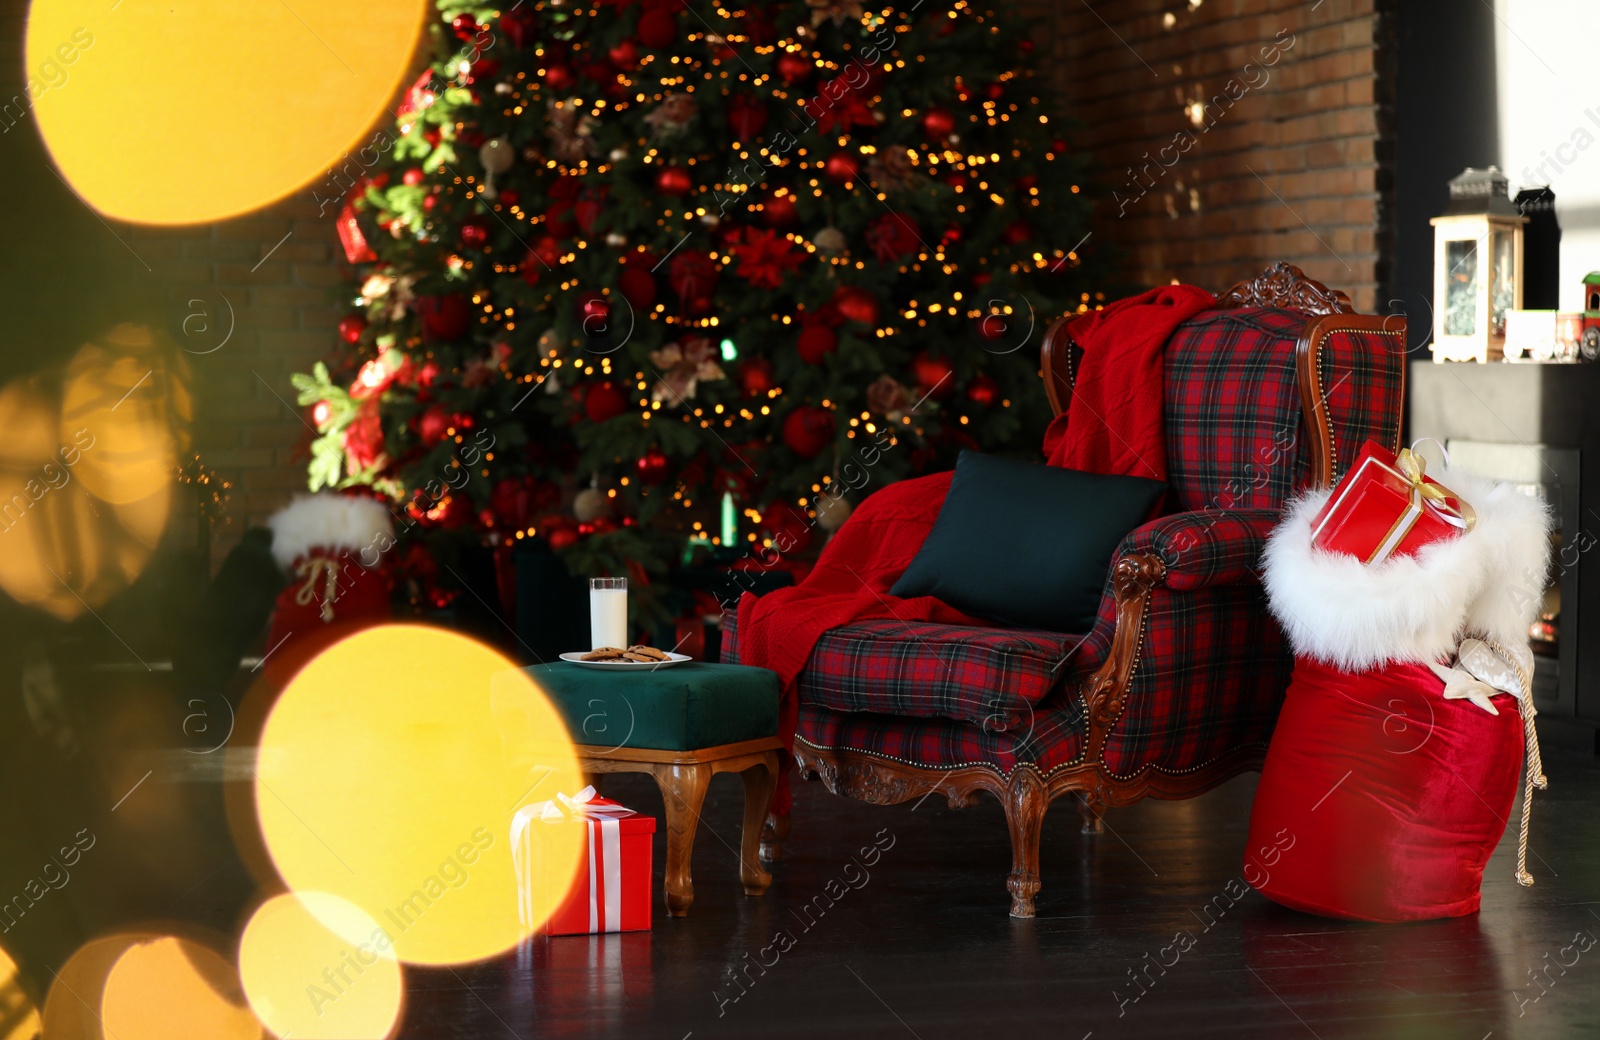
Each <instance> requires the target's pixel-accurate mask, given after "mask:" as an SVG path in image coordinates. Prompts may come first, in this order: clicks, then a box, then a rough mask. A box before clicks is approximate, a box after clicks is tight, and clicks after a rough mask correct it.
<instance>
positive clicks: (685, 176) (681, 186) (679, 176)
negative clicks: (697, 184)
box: [656, 166, 694, 195]
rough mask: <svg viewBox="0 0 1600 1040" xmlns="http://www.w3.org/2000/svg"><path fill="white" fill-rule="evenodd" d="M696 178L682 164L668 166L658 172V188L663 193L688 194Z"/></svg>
mask: <svg viewBox="0 0 1600 1040" xmlns="http://www.w3.org/2000/svg"><path fill="white" fill-rule="evenodd" d="M693 187H694V179H693V178H692V177H690V176H689V171H688V170H686V169H684V168H683V167H682V166H668V167H666V168H665V169H663V170H662V171H661V172H660V173H658V174H656V190H657V191H659V192H661V193H662V194H663V195H687V194H688V193H689V190H690V189H691V188H693Z"/></svg>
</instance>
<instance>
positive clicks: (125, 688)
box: [0, 676, 1600, 1040]
mask: <svg viewBox="0 0 1600 1040" xmlns="http://www.w3.org/2000/svg"><path fill="white" fill-rule="evenodd" d="M158 687H159V684H158V683H155V682H154V680H152V679H147V678H145V677H143V676H138V677H137V678H135V679H130V680H128V681H126V682H118V683H115V684H107V683H102V682H99V681H97V682H95V683H93V684H89V685H88V687H87V688H86V689H85V690H84V691H83V692H81V693H80V694H77V695H74V696H73V697H71V698H66V699H64V700H63V701H62V702H61V704H56V703H55V702H52V701H40V700H39V699H38V698H35V701H34V702H33V706H32V708H31V709H30V710H29V711H25V710H23V706H22V703H21V699H20V698H17V699H13V698H5V699H3V700H0V780H3V781H4V782H5V784H6V786H7V790H8V791H9V792H11V794H12V797H10V798H8V799H4V800H0V848H3V850H4V851H3V852H0V892H5V893H14V892H16V891H19V890H20V886H21V885H22V884H23V883H24V882H25V880H26V878H28V877H30V876H32V875H34V874H36V873H37V872H38V871H39V869H40V866H39V865H40V864H41V863H43V862H44V861H45V859H47V858H48V857H49V855H50V854H51V853H52V852H53V851H54V849H55V848H56V846H57V845H59V844H60V843H61V842H63V841H70V840H71V835H73V834H74V833H75V832H77V831H78V830H79V828H83V827H87V828H89V830H90V831H91V832H92V833H93V834H94V835H95V837H96V845H95V846H94V848H93V849H92V850H91V851H89V852H87V853H85V854H84V856H83V858H82V859H81V860H80V861H79V862H78V864H77V865H76V866H74V867H73V869H72V879H71V883H70V884H68V885H67V886H66V887H64V888H63V889H62V890H61V891H60V892H52V893H51V894H50V895H49V896H48V897H47V898H46V899H44V900H42V901H41V902H40V903H39V904H38V906H37V907H35V908H34V910H33V911H32V912H30V913H29V914H28V916H27V917H26V918H25V919H24V920H22V921H20V922H18V923H17V924H16V925H15V927H12V928H11V929H10V930H9V931H8V932H7V933H6V934H5V935H3V936H0V947H3V948H4V949H5V950H6V951H7V952H8V953H10V954H11V955H12V956H13V957H15V958H16V959H17V960H18V961H19V963H20V964H21V966H22V976H23V982H24V985H25V986H27V987H28V988H29V989H30V990H31V992H32V995H33V997H34V999H36V1000H37V999H38V998H39V997H40V996H42V995H43V992H44V991H45V990H46V989H48V987H49V984H50V981H51V976H50V974H49V973H50V971H52V970H54V969H56V968H58V967H59V966H60V965H61V963H62V962H63V961H64V960H65V959H66V958H67V956H68V955H69V954H70V953H71V952H72V951H73V950H74V949H75V948H76V947H77V946H78V945H79V944H80V943H82V942H84V941H85V940H87V939H89V938H91V937H93V936H96V935H102V934H105V933H108V932H111V931H114V930H117V929H123V928H131V927H141V926H148V925H151V924H152V923H154V924H156V925H157V926H161V927H165V926H166V925H171V926H173V927H174V928H176V927H180V926H181V927H183V928H188V927H190V926H199V927H202V928H205V929H208V930H209V934H210V935H212V936H213V937H214V940H215V943H216V945H217V948H218V949H220V950H226V949H228V948H229V945H230V943H231V942H232V941H234V940H233V938H232V937H236V935H237V929H238V928H239V927H240V925H241V923H242V920H243V914H244V913H245V911H246V908H247V906H248V905H249V903H250V901H251V900H252V899H254V898H256V897H257V891H258V890H257V889H256V887H255V884H254V882H253V881H252V880H251V878H250V877H249V875H248V874H247V873H246V872H245V870H244V869H243V867H242V866H241V864H240V862H239V859H238V856H237V854H236V853H235V851H234V848H233V844H232V842H231V841H230V839H229V837H228V830H227V825H226V823H225V821H224V818H223V814H222V798H221V797H220V783H219V781H220V780H221V778H222V774H221V773H219V772H217V770H218V769H219V768H220V766H219V763H220V762H221V761H222V756H219V755H215V754H206V753H191V752H196V751H197V749H198V751H204V750H205V749H206V748H209V747H212V746H214V745H215V743H216V742H217V741H218V740H219V739H220V737H219V736H217V735H214V734H213V732H211V731H209V730H208V731H206V732H199V731H198V729H197V727H196V726H195V725H193V721H194V712H193V710H192V709H191V708H188V707H185V706H184V705H183V704H182V703H181V702H180V701H176V700H174V699H173V698H172V697H171V696H170V694H169V693H165V692H163V691H162V690H160V689H159V688H158ZM63 705H64V706H63ZM186 724H187V726H186ZM185 742H187V743H185ZM1552 743H1553V742H1552ZM175 744H177V746H174V745H175ZM1546 768H1547V771H1548V772H1549V774H1550V778H1551V790H1550V791H1549V792H1548V793H1546V794H1543V795H1541V796H1539V797H1537V798H1536V802H1535V806H1536V811H1535V815H1534V830H1533V841H1532V849H1533V852H1534V855H1533V856H1532V857H1531V859H1530V866H1531V868H1532V870H1533V873H1534V874H1535V876H1536V877H1537V878H1538V883H1537V885H1536V886H1535V887H1534V888H1532V889H1522V888H1519V887H1518V886H1517V885H1516V884H1515V882H1514V881H1513V879H1512V854H1513V853H1514V851H1515V833H1514V831H1513V833H1512V834H1510V835H1508V836H1507V839H1506V841H1505V842H1503V843H1502V847H1501V849H1500V850H1499V852H1498V853H1497V854H1496V856H1495V858H1494V860H1493V862H1492V863H1491V864H1490V868H1489V871H1488V875H1487V878H1486V883H1485V886H1484V906H1483V911H1482V913H1481V914H1479V915H1477V916H1475V917H1471V918H1467V919H1463V920H1455V921H1445V922H1438V923H1430V924H1418V925H1409V926H1395V927H1380V926H1368V925H1351V924H1342V923H1338V922H1333V921H1326V920H1321V919H1318V918H1314V917H1308V916H1304V915H1301V914H1297V913H1294V912H1292V911H1288V910H1285V909H1282V908H1280V907H1277V906H1274V905H1272V904H1270V903H1267V902H1266V901H1265V900H1264V899H1262V898H1261V897H1260V896H1258V895H1256V894H1254V893H1253V892H1251V893H1250V894H1248V895H1246V896H1244V898H1242V899H1241V900H1239V901H1238V902H1237V903H1236V904H1234V905H1231V906H1230V905H1228V903H1229V901H1228V898H1227V893H1228V892H1229V891H1230V890H1233V891H1237V890H1238V883H1237V880H1236V879H1237V878H1238V877H1239V870H1240V867H1241V857H1242V853H1243V848H1244V842H1245V827H1246V822H1247V819H1248V814H1249V807H1250V800H1251V796H1252V793H1253V791H1254V788H1255V783H1256V777H1255V776H1254V775H1250V776H1245V777H1240V778H1238V779H1236V780H1234V781H1232V782H1231V783H1229V784H1227V785H1225V786H1223V787H1222V788H1219V789H1218V790H1216V791H1213V792H1211V793H1210V794H1207V795H1205V796H1203V797H1201V798H1197V799H1193V800H1189V801H1184V802H1155V801H1147V802H1144V803H1141V804H1140V805H1137V806H1134V807H1132V808H1128V809H1123V810H1117V811H1114V812H1113V813H1112V814H1111V815H1110V816H1109V817H1108V820H1107V822H1108V828H1107V831H1106V833H1104V834H1102V835H1099V836H1095V837H1088V836H1084V835H1082V834H1080V833H1079V830H1078V824H1079V820H1078V814H1077V812H1076V811H1075V809H1074V808H1073V807H1071V806H1070V805H1059V806H1058V807H1057V808H1056V810H1054V811H1052V812H1051V814H1050V815H1049V816H1048V817H1047V818H1046V821H1045V832H1044V850H1043V875H1044V888H1043V891H1042V892H1041V893H1040V895H1039V900H1038V908H1039V916H1038V917H1037V918H1036V919H1035V920H1032V921H1015V920H1012V919H1011V918H1010V917H1008V916H1007V914H1006V909H1007V906H1008V900H1007V897H1006V892H1005V886H1004V878H1005V874H1006V871H1007V869H1008V866H1009V851H1008V844H1007V840H1006V828H1005V823H1004V819H1003V817H1002V814H1001V811H1000V808H999V806H998V804H996V803H994V802H992V801H980V802H979V804H977V805H976V806H974V807H972V808H969V809H965V810H960V811H956V810H951V809H949V808H948V807H947V806H946V805H945V804H944V803H943V802H942V801H940V800H937V799H929V800H928V801H926V802H925V803H924V804H922V805H921V806H920V807H918V808H916V809H915V810H914V811H913V809H912V808H911V806H909V805H906V806H896V807H878V806H870V805H863V804H859V803H855V802H850V801H846V800H843V799H838V798H835V797H833V796H831V795H829V794H828V793H827V792H826V791H825V790H823V789H822V788H821V786H820V785H818V784H814V783H808V784H801V785H799V787H798V794H797V809H796V813H795V819H796V825H795V831H794V834H793V835H792V839H791V842H790V844H789V846H788V855H787V857H786V859H785V861H784V862H783V863H782V864H780V865H779V866H778V867H777V868H776V869H775V881H774V884H773V887H772V889H771V891H770V892H768V894H767V895H766V896H765V897H762V898H754V899H752V898H747V897H746V896H744V895H743V894H742V890H741V888H740V885H739V883H738V874H737V867H736V859H735V854H734V852H733V849H734V848H735V847H737V845H738V825H739V815H740V809H741V800H742V787H741V785H740V783H739V781H738V780H737V779H736V778H734V777H728V776H724V777H720V778H718V779H717V780H716V781H715V782H714V783H713V784H712V789H711V794H710V797H709V799H708V801H707V810H706V816H705V822H704V824H703V825H702V829H701V833H700V837H699V841H698V843H697V846H696V849H695V861H694V875H695V891H696V900H695V904H694V907H693V910H692V911H691V914H690V916H688V917H687V918H680V919H672V918H668V917H666V916H665V914H664V913H663V912H662V909H663V908H662V905H661V902H660V898H661V897H660V877H661V867H662V863H663V861H664V854H665V849H664V835H663V833H662V830H663V829H658V831H657V836H656V840H657V844H656V850H655V864H656V882H655V890H656V899H657V903H656V907H657V910H656V913H657V916H656V921H655V928H654V929H653V930H652V931H650V932H642V933H633V934H625V935H611V936H600V937H592V938H591V937H564V938H555V939H545V938H539V939H536V940H534V941H533V942H531V943H529V944H527V946H526V947H525V948H524V949H522V950H521V951H519V952H518V953H517V954H515V955H511V956H507V957H505V958H502V959H500V960H498V961H494V962H490V963H485V964H479V965H476V966H472V967H462V968H455V969H453V970H420V969H415V968H409V967H408V968H407V969H406V979H407V995H406V1006H405V1009H404V1013H403V1016H404V1017H403V1019H402V1026H401V1035H403V1036H404V1037H407V1038H413V1040H424V1038H425V1040H435V1038H442V1037H464V1038H483V1040H497V1038H511V1037H516V1038H523V1040H528V1038H534V1037H627V1038H630V1040H632V1038H661V1040H684V1038H686V1037H691V1036H692V1037H694V1038H696V1040H709V1038H716V1037H740V1038H743V1037H763V1038H774V1037H796V1038H800V1037H804V1038H806V1040H815V1038H818V1037H915V1038H919V1040H951V1038H965V1037H973V1036H980V1037H993V1036H1001V1037H1004V1036H1008V1035H1014V1036H1016V1037H1019V1038H1022V1037H1025V1038H1029V1040H1031V1038H1036V1037H1040V1038H1042V1037H1050V1038H1052V1040H1053V1038H1064V1040H1083V1038H1085V1037H1089V1036H1091V1035H1092V1036H1093V1037H1094V1038H1095V1040H1108V1038H1114V1037H1161V1038H1166V1037H1207V1036H1214V1037H1270V1038H1274V1040H1276V1038H1283V1037H1287V1038H1296V1037H1310V1038H1315V1040H1333V1038H1336V1037H1362V1038H1370V1037H1379V1038H1388V1037H1394V1038H1406V1040H1412V1038H1424V1040H1429V1038H1435V1037H1437V1038H1439V1040H1446V1038H1448V1040H1485V1038H1495V1040H1499V1038H1507V1037H1530V1038H1540V1040H1543V1038H1563V1037H1584V1038H1596V1037H1600V943H1596V942H1595V939H1597V938H1600V760H1597V759H1595V758H1593V757H1590V756H1587V755H1583V754H1578V753H1574V752H1571V751H1562V750H1560V749H1559V748H1556V747H1553V746H1552V747H1549V748H1548V750H1547V754H1546ZM207 770H212V772H209V773H208V772H207ZM607 793H608V794H611V795H612V796H614V797H616V798H618V799H620V800H621V801H623V802H624V803H626V804H628V805H631V806H633V807H635V808H638V809H640V810H643V811H645V812H649V813H652V814H654V815H656V816H658V817H659V816H660V815H661V800H660V795H659V794H658V793H657V791H656V789H655V787H654V785H653V783H652V782H651V781H650V780H649V779H648V778H646V777H642V776H614V777H611V778H608V783H607ZM874 841H877V842H879V843H880V845H881V846H882V847H885V851H883V853H882V855H881V857H880V858H879V859H878V860H877V862H876V863H875V864H873V865H871V866H870V867H869V868H868V869H867V871H866V872H865V873H862V872H860V871H859V868H858V867H857V866H855V865H853V864H852V855H853V854H856V853H858V852H859V850H860V849H861V848H862V847H863V846H867V845H871V844H872V843H874ZM840 885H844V886H846V888H847V891H845V892H844V894H843V895H842V897H840V898H838V899H836V900H834V901H833V902H832V905H831V906H830V905H829V899H828V897H827V894H826V893H827V891H828V890H829V888H830V887H831V888H832V890H833V891H834V892H838V891H839V886H840ZM1208 905H1209V906H1210V907H1211V909H1210V910H1209V912H1206V911H1205V908H1206V907H1207V906H1208ZM1180 932H1186V933H1188V935H1190V936H1192V937H1193V945H1192V947H1190V948H1189V949H1187V950H1186V951H1185V952H1183V953H1182V954H1181V956H1179V957H1178V959H1177V961H1176V963H1173V957H1174V949H1173V946H1172V944H1173V942H1174V937H1175V936H1176V935H1178V933H1180ZM1580 933H1582V934H1583V935H1585V936H1588V937H1593V938H1587V939H1584V940H1580V941H1579V945H1580V946H1583V947H1588V946H1590V945H1593V946H1594V948H1593V949H1590V950H1588V952H1585V953H1583V954H1582V955H1581V957H1579V959H1578V960H1577V962H1576V963H1574V964H1571V965H1570V966H1569V967H1567V968H1566V969H1565V970H1564V973H1563V971H1562V969H1561V968H1560V967H1559V966H1556V965H1555V964H1554V963H1553V962H1555V961H1556V960H1557V959H1558V958H1561V957H1565V958H1566V959H1567V960H1568V961H1570V960H1571V958H1572V950H1573V944H1574V939H1575V936H1578V935H1579V934H1580ZM1563 949H1566V950H1567V953H1565V954H1562V953H1561V952H1560V951H1562V950H1563ZM1162 960H1164V961H1165V962H1166V963H1167V964H1168V965H1170V966H1169V967H1167V968H1166V971H1165V973H1164V974H1162V973H1160V969H1159V968H1155V967H1152V966H1151V965H1152V963H1153V962H1159V961H1162ZM1130 972H1131V973H1132V975H1136V976H1139V977H1140V978H1148V977H1151V976H1153V977H1154V978H1155V982H1154V984H1153V985H1151V984H1150V983H1149V982H1146V983H1145V988H1144V989H1143V990H1141V988H1140V987H1139V986H1137V985H1136V984H1135V983H1134V982H1133V981H1132V978H1131V976H1130ZM1147 973H1148V974H1147ZM1534 976H1537V979H1538V981H1537V982H1536V981H1535V980H1534ZM736 977H737V981H736ZM185 1040H188V1038H185Z"/></svg>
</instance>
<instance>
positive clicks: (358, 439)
mask: <svg viewBox="0 0 1600 1040" xmlns="http://www.w3.org/2000/svg"><path fill="white" fill-rule="evenodd" d="M344 453H345V454H346V455H348V456H349V457H350V464H351V466H352V467H354V468H355V469H366V468H367V467H368V466H371V465H373V464H375V463H376V462H377V461H378V459H379V457H380V456H382V455H383V420H382V419H380V418H379V417H378V402H377V400H376V399H371V400H368V401H367V402H366V403H365V404H363V405H362V408H361V411H360V412H359V413H357V415H356V420H355V422H353V423H351V424H350V425H349V426H346V427H345V430H344Z"/></svg>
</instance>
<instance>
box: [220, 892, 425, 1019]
mask: <svg viewBox="0 0 1600 1040" xmlns="http://www.w3.org/2000/svg"><path fill="white" fill-rule="evenodd" d="M323 921H329V922H333V923H335V924H336V925H337V927H338V931H339V933H340V934H335V932H333V931H330V930H329V929H328V927H327V926H326V925H324V924H323V923H322V922H323ZM344 934H353V935H362V936H364V937H365V938H363V939H362V941H361V942H359V943H351V942H348V941H346V940H345V939H344V938H342V935H344ZM239 977H240V978H241V979H243V980H244V992H245V995H246V997H248V998H249V1000H250V1006H251V1007H252V1008H254V1009H255V1013H256V1015H257V1017H259V1018H260V1019H261V1021H262V1022H264V1023H266V1025H267V1028H268V1029H270V1030H272V1031H273V1032H274V1033H276V1034H277V1035H278V1036H292V1037H294V1038H295V1040H319V1038H327V1040H382V1038H383V1037H386V1036H388V1035H389V1032H390V1031H391V1030H392V1029H393V1028H394V1024H395V1021H396V1019H398V1018H399V1016H400V1001H401V992H402V990H401V973H400V964H399V962H397V961H396V960H395V959H394V955H393V951H392V949H391V948H390V938H389V935H388V933H387V932H386V931H385V930H384V929H383V928H382V927H380V926H379V925H378V923H377V922H376V921H374V920H373V919H372V918H371V917H370V916H369V915H368V914H367V913H366V912H365V911H363V910H362V909H361V908H360V907H357V906H355V905H353V904H351V903H347V902H345V901H344V900H343V899H340V898H339V897H337V896H331V895H328V894H327V893H325V892H298V893H290V894H288V895H281V896H274V897H273V898H271V899H269V900H267V901H266V902H265V903H263V904H261V906H260V907H259V908H258V909H257V910H256V912H255V913H254V914H252V915H251V916H250V921H249V923H247V924H246V925H245V926H244V934H243V936H242V937H241V938H240V939H239Z"/></svg>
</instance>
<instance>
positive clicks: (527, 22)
mask: <svg viewBox="0 0 1600 1040" xmlns="http://www.w3.org/2000/svg"><path fill="white" fill-rule="evenodd" d="M532 7H533V5H532V4H527V5H523V4H518V5H517V6H515V7H513V8H512V9H511V10H509V11H507V12H506V13H505V14H503V15H501V16H500V28H501V30H502V31H503V32H504V33H505V34H506V38H507V39H509V40H510V41H511V46H513V47H515V48H516V49H517V50H519V51H520V50H522V49H523V48H524V47H526V46H527V45H528V44H530V43H532V42H533V41H534V38H535V36H536V35H537V34H538V31H539V17H538V16H537V15H536V14H534V13H533V11H532V10H531V8H532Z"/></svg>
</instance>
